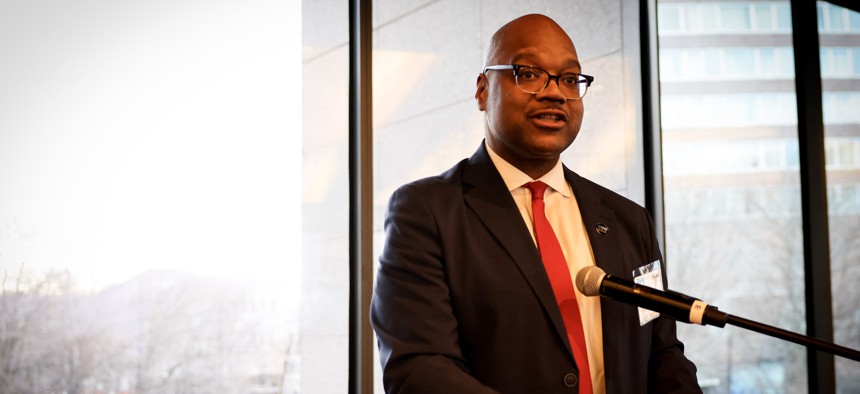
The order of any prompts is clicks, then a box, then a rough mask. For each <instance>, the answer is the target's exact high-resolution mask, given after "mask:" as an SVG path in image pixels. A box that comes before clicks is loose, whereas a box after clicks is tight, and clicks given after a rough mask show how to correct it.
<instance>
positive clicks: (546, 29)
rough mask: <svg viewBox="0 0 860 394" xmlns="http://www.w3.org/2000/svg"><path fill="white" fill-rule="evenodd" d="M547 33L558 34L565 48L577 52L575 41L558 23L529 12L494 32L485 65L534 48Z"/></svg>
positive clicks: (500, 61) (497, 62)
mask: <svg viewBox="0 0 860 394" xmlns="http://www.w3.org/2000/svg"><path fill="white" fill-rule="evenodd" d="M547 35H554V36H556V37H557V38H558V39H559V40H560V41H561V42H562V43H563V44H564V45H565V46H566V48H564V49H569V50H570V51H571V52H573V53H576V49H575V48H574V46H573V41H571V39H570V36H568V35H567V33H566V32H565V31H564V29H562V28H561V26H559V25H558V23H556V22H555V21H554V20H552V19H551V18H550V17H548V16H546V15H541V14H529V15H523V16H521V17H519V18H517V19H514V20H512V21H510V22H508V23H506V24H505V25H504V26H502V27H501V28H499V30H497V31H496V32H495V34H493V36H492V37H491V38H490V44H489V46H488V47H487V53H486V57H485V58H484V66H488V65H492V64H499V63H504V62H505V59H506V58H510V56H511V54H512V52H515V51H519V50H527V49H528V48H534V47H535V46H536V45H537V44H538V43H539V42H540V41H541V40H543V39H545V38H546V37H547Z"/></svg>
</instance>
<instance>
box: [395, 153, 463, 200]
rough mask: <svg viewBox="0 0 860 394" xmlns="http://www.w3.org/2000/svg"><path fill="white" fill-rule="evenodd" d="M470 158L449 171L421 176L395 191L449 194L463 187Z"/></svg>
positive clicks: (396, 192)
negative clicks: (464, 173)
mask: <svg viewBox="0 0 860 394" xmlns="http://www.w3.org/2000/svg"><path fill="white" fill-rule="evenodd" d="M468 162H469V159H463V160H461V161H460V162H458V163H457V164H455V165H454V166H453V167H451V168H449V169H448V170H447V171H445V172H443V173H441V174H438V175H433V176H428V177H425V178H420V179H417V180H414V181H411V182H409V183H406V184H404V185H402V186H400V187H399V188H397V190H396V191H395V194H398V193H419V194H425V195H426V194H447V193H450V192H451V191H452V190H453V189H459V188H462V183H463V182H462V181H463V172H464V171H465V168H466V167H467V166H468Z"/></svg>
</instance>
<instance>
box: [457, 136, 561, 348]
mask: <svg viewBox="0 0 860 394" xmlns="http://www.w3.org/2000/svg"><path fill="white" fill-rule="evenodd" d="M463 183H464V188H463V198H464V200H465V203H466V205H467V206H468V207H469V208H471V209H472V211H473V212H474V213H475V215H476V216H477V217H478V219H479V220H480V221H481V222H482V223H483V224H484V226H486V228H487V229H488V230H489V231H490V233H492V234H493V236H494V237H495V238H496V239H497V240H498V242H499V245H501V246H502V248H504V249H505V250H506V251H507V252H508V254H509V255H510V256H511V258H512V259H513V261H514V262H515V263H516V265H517V267H518V268H519V271H520V272H521V273H522V275H523V277H524V278H525V280H526V281H527V282H528V284H529V286H530V287H531V288H532V291H533V292H534V294H535V296H537V298H538V299H539V300H540V303H541V305H543V308H544V310H545V311H546V313H547V315H549V317H550V319H551V320H552V322H553V325H554V326H555V329H556V332H557V333H558V335H559V337H561V339H562V340H563V341H564V343H565V344H566V345H567V348H568V353H569V354H570V357H571V358H573V353H571V352H570V344H569V343H568V339H567V332H566V331H565V329H564V322H563V320H562V318H561V313H560V312H559V309H558V304H557V303H556V300H555V296H554V295H553V292H552V286H551V285H550V282H549V278H547V275H546V271H545V270H544V268H543V263H542V262H541V259H540V254H539V253H538V250H537V248H536V247H535V244H534V241H532V237H531V234H530V233H529V230H528V228H527V227H526V225H525V223H523V218H522V216H521V215H520V212H519V209H518V208H517V205H516V203H515V202H514V199H513V197H511V193H510V192H509V191H508V188H507V186H506V185H505V182H504V181H503V180H502V177H501V175H499V172H498V171H497V170H496V167H495V166H494V165H493V162H492V160H490V157H489V155H488V154H487V151H486V148H485V147H484V144H481V147H480V148H479V149H478V151H477V152H475V154H474V155H472V157H471V158H470V159H469V166H468V167H467V168H466V169H465V171H464V172H463Z"/></svg>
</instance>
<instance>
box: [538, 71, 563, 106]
mask: <svg viewBox="0 0 860 394" xmlns="http://www.w3.org/2000/svg"><path fill="white" fill-rule="evenodd" d="M558 78H559V77H557V76H556V77H549V79H548V80H547V83H546V87H544V88H543V90H541V91H540V92H538V93H537V96H538V98H543V99H545V100H559V101H567V96H565V95H564V94H563V93H562V92H561V85H559V81H558ZM553 81H555V83H553Z"/></svg>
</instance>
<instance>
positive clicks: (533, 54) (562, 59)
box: [510, 46, 580, 69]
mask: <svg viewBox="0 0 860 394" xmlns="http://www.w3.org/2000/svg"><path fill="white" fill-rule="evenodd" d="M561 51H563V49H562V50H561ZM561 51H560V52H561ZM565 52H567V53H566V54H564V55H561V56H558V54H555V53H554V54H549V53H547V52H546V50H545V49H540V48H537V47H533V46H529V47H524V48H520V49H518V50H515V51H514V52H513V53H511V58H510V61H511V63H524V64H526V65H529V66H544V65H543V64H541V63H543V62H544V61H545V60H546V59H545V58H547V57H552V59H551V60H553V61H554V62H558V63H561V65H562V67H563V68H565V69H568V68H576V69H580V65H579V58H578V57H577V56H576V52H574V51H573V50H570V51H565Z"/></svg>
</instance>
